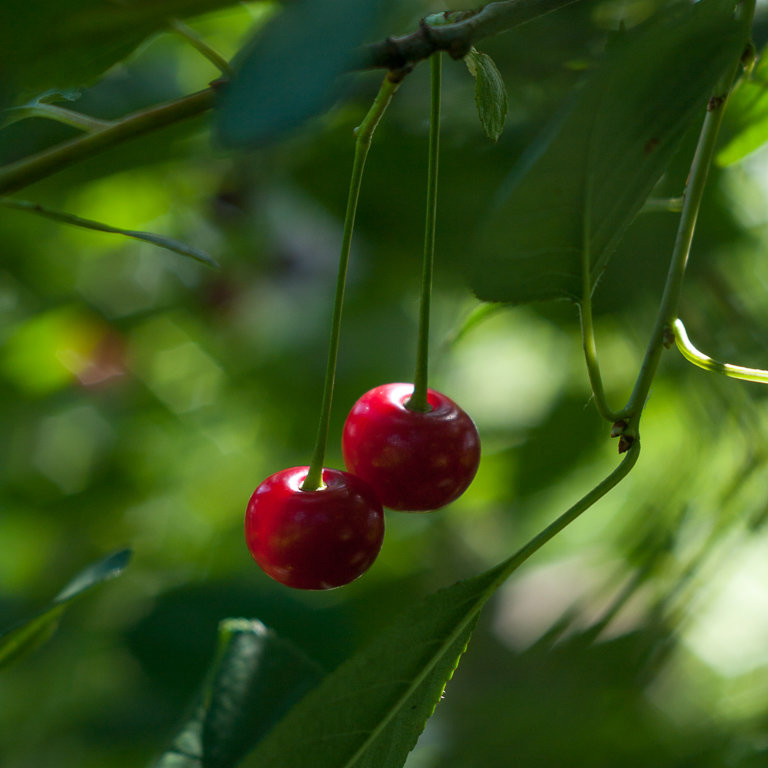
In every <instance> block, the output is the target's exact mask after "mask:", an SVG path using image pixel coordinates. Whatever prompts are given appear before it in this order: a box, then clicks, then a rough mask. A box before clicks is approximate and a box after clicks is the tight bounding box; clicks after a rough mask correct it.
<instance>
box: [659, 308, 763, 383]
mask: <svg viewBox="0 0 768 768" xmlns="http://www.w3.org/2000/svg"><path fill="white" fill-rule="evenodd" d="M671 328H672V332H673V333H674V335H675V343H676V344H677V348H678V349H679V350H680V353H681V354H682V356H683V357H684V358H685V359H686V360H687V361H688V362H689V363H693V364H694V365H696V366H698V367H699V368H703V369H704V370H705V371H713V372H714V373H722V374H723V375H724V376H728V377H730V378H732V379H741V380H742V381H754V382H757V383H758V384H768V371H764V370H763V369H761V368H745V367H744V366H743V365H733V364H731V363H721V362H720V361H719V360H713V359H712V358H711V357H709V355H705V354H704V353H703V352H701V351H699V350H698V349H696V347H694V346H693V344H692V343H691V340H690V339H689V338H688V334H687V333H686V331H685V326H684V325H683V321H682V320H680V318H677V319H676V320H675V321H674V322H673V323H672V325H671Z"/></svg>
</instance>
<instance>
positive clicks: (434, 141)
mask: <svg viewBox="0 0 768 768" xmlns="http://www.w3.org/2000/svg"><path fill="white" fill-rule="evenodd" d="M430 62H431V72H432V88H431V100H430V113H429V162H428V167H427V215H426V221H425V225H424V259H423V264H422V273H421V299H420V302H419V335H418V347H417V350H416V373H415V375H414V377H413V394H412V395H411V397H410V398H409V399H408V401H407V402H406V403H405V407H406V408H409V409H410V410H412V411H419V412H421V413H426V412H428V411H431V410H432V407H431V406H430V404H429V402H428V400H427V378H428V374H429V316H430V305H431V302H432V273H433V271H434V264H435V223H436V220H437V174H438V156H439V152H440V80H441V67H442V54H441V53H435V54H433V55H432V58H431V60H430Z"/></svg>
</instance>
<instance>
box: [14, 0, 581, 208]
mask: <svg viewBox="0 0 768 768" xmlns="http://www.w3.org/2000/svg"><path fill="white" fill-rule="evenodd" d="M574 2H578V0H501V1H500V2H495V3H489V4H487V5H485V6H482V7H481V8H479V9H477V10H467V11H450V12H449V11H446V12H445V13H444V14H437V16H442V17H443V18H442V19H441V21H440V23H439V24H438V23H433V24H429V23H427V22H426V21H422V23H421V25H420V27H419V29H418V30H417V31H416V32H412V33H411V34H410V35H405V36H404V37H398V38H392V37H388V38H386V39H385V40H383V41H380V42H378V43H372V44H371V45H368V46H365V47H363V48H361V49H359V51H358V55H357V57H356V60H355V62H354V63H353V67H352V68H353V69H358V70H359V69H380V68H384V69H389V70H391V71H400V72H401V73H402V74H405V73H407V72H408V71H409V70H410V69H411V68H412V67H413V66H414V65H415V64H416V63H418V62H419V61H421V60H422V59H426V58H428V57H429V56H431V55H432V54H433V53H435V52H436V51H448V53H449V54H450V55H451V56H452V57H453V58H462V57H463V56H465V55H466V54H467V53H468V52H469V50H470V48H471V47H472V44H473V43H474V42H475V41H477V40H479V39H481V38H484V37H490V36H491V35H495V34H498V33H499V32H504V31H506V30H509V29H512V28H514V27H518V26H520V25H522V24H525V23H527V22H529V21H532V20H533V19H535V18H538V17H539V16H544V15H545V14H547V13H551V12H552V11H556V10H558V9H559V8H563V7H565V6H566V5H570V4H571V3H574ZM433 18H434V17H433ZM445 22H448V23H445ZM220 82H223V81H220ZM214 88H215V86H212V87H210V88H207V89H206V90H204V91H200V92H198V93H194V94H192V95H190V96H185V97H184V98H181V99H178V100H177V101H172V102H167V103H165V104H160V105H158V106H155V107H151V108H149V109H146V110H143V111H141V112H136V113H134V114H132V115H128V116H127V117H125V118H123V119H122V120H118V121H115V122H114V124H112V125H108V126H104V127H103V128H99V126H96V125H95V126H93V128H94V130H93V131H92V132H91V133H89V134H88V135H87V136H80V137H78V138H76V139H72V140H71V141H68V142H65V143H64V144H59V145H57V146H54V147H51V148H50V149H46V150H44V151H42V152H40V153H38V154H36V155H32V156H31V157H27V158H23V159H21V160H17V161H16V162H15V163H10V164H9V165H6V166H4V167H2V168H0V195H8V194H11V193H13V192H17V191H18V190H20V189H23V188H24V187H26V186H28V185H30V184H34V183H35V182H37V181H40V180H41V179H44V178H46V177H47V176H50V175H51V174H53V173H56V172H57V171H59V170H62V169H63V168H67V167H69V166H70V165H73V164H74V163H76V162H78V161H79V160H82V159H84V158H87V157H91V156H92V155H95V154H96V153H98V152H101V151H103V150H105V149H108V148H110V147H113V146H116V145H117V144H120V143H122V142H123V141H127V140H128V139H132V138H134V137H136V136H141V135H143V134H145V133H149V132H150V131H153V130H155V129H156V128H162V127H164V126H166V125H171V124H173V123H176V122H179V121H180V120H183V119H186V118H188V117H192V116H194V115H199V114H201V113H203V112H207V111H208V110H209V109H211V108H212V107H213V105H214V101H215V98H216V94H215V90H214Z"/></svg>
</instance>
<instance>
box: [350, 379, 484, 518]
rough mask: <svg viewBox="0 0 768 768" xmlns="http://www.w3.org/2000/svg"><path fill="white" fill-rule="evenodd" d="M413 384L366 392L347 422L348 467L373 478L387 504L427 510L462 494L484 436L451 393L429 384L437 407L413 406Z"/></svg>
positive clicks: (371, 481)
mask: <svg viewBox="0 0 768 768" xmlns="http://www.w3.org/2000/svg"><path fill="white" fill-rule="evenodd" d="M412 392H413V384H383V385H381V386H379V387H375V388H374V389H371V390H370V391H368V392H366V393H365V394H364V395H363V396H362V397H361V398H360V399H359V400H358V401H357V402H356V403H355V405H354V406H353V407H352V410H351V411H350V413H349V416H347V420H346V422H345V424H344V432H343V435H342V451H343V454H344V462H345V463H346V466H347V469H348V470H349V471H350V472H352V473H354V474H355V475H358V476H359V477H362V478H363V480H365V481H367V482H368V483H369V484H370V485H371V487H372V488H373V490H374V491H375V493H376V495H377V496H378V497H379V499H380V500H381V503H382V504H383V505H384V506H385V507H389V508H390V509H400V510H411V511H426V510H430V509H437V508H439V507H443V506H445V505H446V504H448V503H449V502H451V501H453V500H454V499H456V498H458V497H459V496H461V494H462V493H464V491H465V490H466V489H467V488H468V486H469V484H470V483H471V482H472V479H473V478H474V476H475V473H476V472H477V466H478V464H479V462H480V437H479V435H478V434H477V429H476V428H475V425H474V423H473V422H472V419H470V417H469V416H468V415H467V414H466V413H465V412H464V411H463V410H462V409H461V408H460V407H459V406H458V405H456V403H454V402H453V400H451V399H450V398H449V397H446V396H445V395H443V394H441V393H440V392H436V391H435V390H433V389H427V402H428V404H429V405H430V406H431V408H432V409H431V410H430V411H427V412H420V411H415V410H410V409H409V408H408V407H407V406H406V403H407V402H408V400H409V399H410V397H411V394H412Z"/></svg>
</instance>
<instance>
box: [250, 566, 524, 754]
mask: <svg viewBox="0 0 768 768" xmlns="http://www.w3.org/2000/svg"><path fill="white" fill-rule="evenodd" d="M509 568H510V563H509V561H508V562H506V563H503V564H502V565H501V566H497V567H496V568H494V569H492V570H490V571H487V572H486V573H483V574H481V575H480V576H477V577H475V578H473V579H470V580H468V581H464V582H459V583H458V584H454V585H453V586H451V587H449V588H448V589H444V590H441V591H440V592H437V593H435V594H433V595H430V596H429V597H427V598H426V599H425V600H424V601H423V602H421V603H420V604H418V605H416V606H414V607H412V608H411V609H410V610H408V611H406V612H405V613H404V614H402V615H401V616H400V617H398V618H397V619H396V620H395V621H394V622H393V623H392V624H391V625H390V626H389V627H388V629H386V630H385V631H384V632H382V634H380V635H379V636H378V637H377V638H376V639H375V640H373V642H371V643H370V644H369V645H368V646H367V647H365V648H364V649H362V650H361V651H360V652H358V653H357V654H356V655H355V656H353V657H352V658H351V659H349V660H348V661H346V662H345V663H344V664H342V665H341V666H340V667H338V668H337V669H336V670H335V671H334V672H333V673H331V674H330V675H328V676H327V677H326V678H325V680H323V682H322V683H320V685H319V686H318V687H317V688H315V689H314V690H313V691H311V692H310V693H309V694H307V696H306V697H305V698H304V699H302V701H301V702H299V704H298V705H296V707H294V709H293V710H292V711H291V712H290V713H289V714H288V715H287V717H285V718H284V719H283V720H282V721H281V722H280V723H278V725H277V726H275V728H274V729H273V730H272V731H271V732H270V733H269V734H268V735H267V736H266V738H265V739H264V740H263V741H262V742H261V744H259V746H258V747H257V748H256V751H255V753H254V754H253V756H252V757H251V758H250V759H249V760H248V763H247V764H248V765H249V766H253V768H286V766H305V765H306V766H310V765H311V766H312V768H352V766H354V768H374V767H375V768H385V766H386V768H393V767H395V766H400V765H402V764H403V762H404V761H405V759H406V757H407V755H408V752H409V751H410V750H411V749H413V747H414V745H415V744H416V740H417V739H418V737H419V734H420V733H421V731H422V730H423V728H424V725H425V723H426V721H427V719H428V718H429V716H430V715H431V714H432V712H433V710H434V708H435V706H436V705H437V703H438V701H439V700H440V697H441V695H442V693H443V689H444V688H445V685H446V683H447V682H448V680H449V679H450V678H451V675H452V674H453V671H454V670H455V668H456V666H457V664H458V663H459V659H460V657H461V655H462V653H463V652H464V649H465V648H466V646H467V643H468V642H469V638H470V635H471V634H472V630H473V628H474V626H475V623H476V620H477V616H478V614H479V612H480V609H481V608H482V606H483V605H484V603H485V601H486V600H487V599H488V597H489V596H490V594H491V593H492V592H493V589H494V587H495V586H496V585H497V584H498V583H499V579H500V575H502V574H504V575H506V570H505V569H509Z"/></svg>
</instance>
